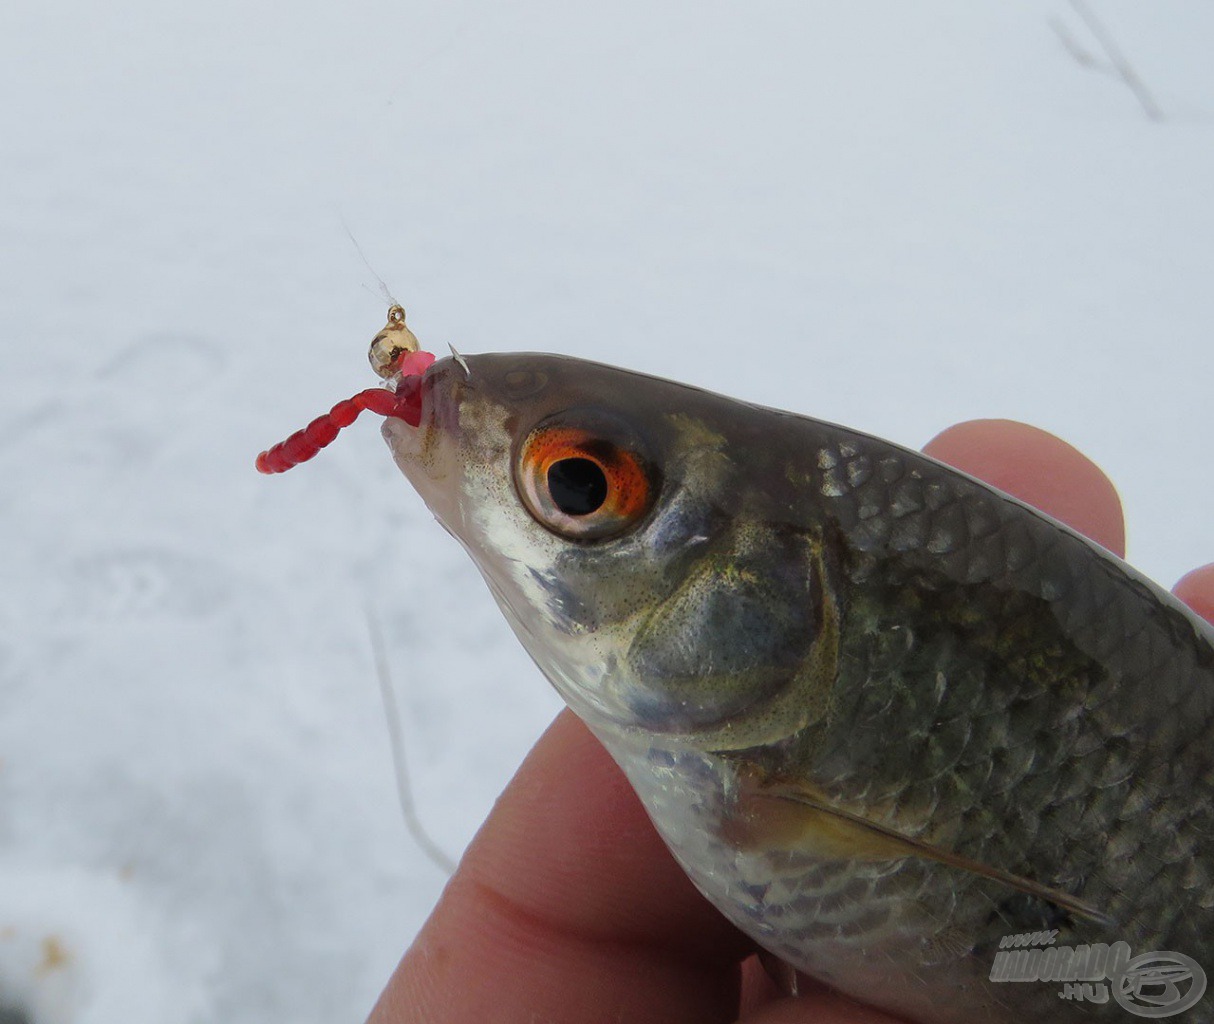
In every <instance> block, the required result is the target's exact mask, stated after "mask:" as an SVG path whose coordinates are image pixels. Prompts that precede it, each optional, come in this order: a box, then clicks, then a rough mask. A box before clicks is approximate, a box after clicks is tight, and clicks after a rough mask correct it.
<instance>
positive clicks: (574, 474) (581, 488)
mask: <svg viewBox="0 0 1214 1024" xmlns="http://www.w3.org/2000/svg"><path fill="white" fill-rule="evenodd" d="M548 493H549V494H550V495H552V501H553V502H554V504H555V505H556V507H557V508H559V509H560V510H561V511H562V512H564V513H565V515H567V516H588V515H590V513H591V512H596V511H598V509H600V508H601V507H602V505H603V502H605V501H606V500H607V476H606V474H604V473H603V470H602V469H601V468H600V467H599V465H598V463H595V462H591V461H590V460H589V459H561V460H560V461H559V462H554V463H553V464H552V465H551V466H549V467H548Z"/></svg>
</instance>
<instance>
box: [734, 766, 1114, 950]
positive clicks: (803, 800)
mask: <svg viewBox="0 0 1214 1024" xmlns="http://www.w3.org/2000/svg"><path fill="white" fill-rule="evenodd" d="M726 836H727V838H729V839H730V840H731V841H732V842H734V843H735V844H736V845H738V846H739V847H741V848H744V849H745V848H750V849H757V848H760V847H764V848H774V849H790V848H800V849H805V848H812V849H813V850H814V851H815V852H820V853H821V854H822V855H823V856H825V857H838V858H855V859H861V860H891V859H894V858H898V857H920V858H922V859H924V860H933V861H936V862H937V863H939V864H944V865H947V866H948V867H950V868H955V869H956V870H958V871H967V872H969V873H970V874H974V875H980V876H981V877H983V878H989V879H991V880H992V881H996V882H1000V883H1001V884H1003V885H1006V886H1008V887H1010V888H1012V889H1016V890H1018V891H1019V892H1023V893H1026V894H1027V895H1029V896H1034V897H1037V898H1038V899H1042V900H1045V901H1046V902H1048V903H1052V904H1054V905H1055V906H1057V907H1060V908H1061V909H1063V910H1065V911H1066V912H1067V913H1069V914H1071V915H1072V916H1074V917H1079V918H1084V919H1086V920H1089V921H1093V922H1095V923H1097V924H1100V925H1104V926H1110V925H1112V924H1113V923H1114V922H1113V920H1112V919H1111V918H1110V917H1109V916H1108V915H1107V914H1105V913H1103V912H1102V911H1100V910H1098V909H1097V908H1096V907H1093V906H1092V905H1091V904H1089V903H1085V902H1084V901H1083V900H1081V899H1079V898H1078V897H1076V896H1072V895H1071V894H1070V893H1067V892H1063V891H1062V890H1061V889H1055V888H1052V887H1051V886H1048V885H1042V884H1041V883H1039V882H1035V881H1033V880H1032V879H1031V878H1024V877H1023V876H1021V875H1015V874H1012V873H1011V872H1010V871H1004V870H1002V869H1001V868H997V867H993V866H991V865H990V864H983V863H982V862H980V861H976V860H972V859H970V858H969V857H963V856H961V855H960V854H957V853H954V852H952V851H951V850H947V849H945V848H943V847H940V846H936V845H933V844H932V843H928V842H925V841H923V840H921V839H916V838H914V837H913V836H908V835H905V834H904V833H902V832H899V831H898V830H897V829H895V828H892V827H890V826H889V825H884V824H882V823H880V822H876V821H873V820H871V819H869V818H865V817H863V816H862V815H859V814H855V813H853V812H851V811H848V810H845V809H844V808H842V807H838V806H836V805H834V804H832V803H831V802H830V801H829V800H828V799H826V798H825V797H824V796H822V795H820V794H818V793H816V792H814V791H813V790H812V789H810V788H808V787H800V786H796V787H793V786H786V785H783V784H781V785H776V786H769V787H764V786H753V785H745V784H744V785H743V788H742V791H741V793H740V794H739V796H738V798H737V801H736V804H735V814H734V815H733V816H732V817H731V819H730V820H729V821H728V822H727V825H726Z"/></svg>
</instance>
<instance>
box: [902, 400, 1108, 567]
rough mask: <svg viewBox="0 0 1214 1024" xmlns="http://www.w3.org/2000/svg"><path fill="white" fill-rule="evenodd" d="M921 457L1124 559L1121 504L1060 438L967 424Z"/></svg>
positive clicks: (1006, 423)
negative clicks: (1015, 500)
mask: <svg viewBox="0 0 1214 1024" xmlns="http://www.w3.org/2000/svg"><path fill="white" fill-rule="evenodd" d="M923 451H924V452H925V453H926V454H928V455H930V456H932V458H935V459H939V460H940V461H941V462H946V463H948V464H949V465H950V466H953V467H955V468H956V469H960V470H962V471H963V472H965V473H969V474H970V475H971V476H975V477H977V478H978V479H980V480H983V481H985V482H986V483H989V484H991V485H992V486H994V487H998V488H999V489H1000V490H1001V491H1005V492H1006V493H1008V494H1011V495H1013V496H1014V497H1016V498H1019V499H1020V500H1021V501H1023V502H1026V503H1027V504H1029V505H1032V506H1033V507H1034V508H1039V509H1041V511H1043V512H1045V513H1047V514H1048V515H1051V516H1053V517H1054V518H1055V519H1058V520H1060V521H1061V522H1063V523H1066V524H1067V525H1068V526H1070V527H1071V528H1072V529H1074V530H1077V531H1078V532H1079V533H1082V534H1083V535H1084V536H1086V537H1089V538H1091V539H1092V540H1094V541H1096V543H1098V544H1101V545H1103V546H1104V547H1106V548H1108V549H1109V550H1110V551H1112V552H1114V553H1115V554H1117V555H1121V556H1124V554H1125V519H1124V517H1123V515H1122V510H1121V499H1120V498H1119V497H1118V495H1117V489H1116V488H1115V487H1114V486H1113V483H1112V481H1110V480H1109V478H1108V477H1107V476H1105V474H1104V471H1103V470H1102V469H1101V468H1100V467H1099V466H1097V465H1096V463H1094V462H1093V461H1092V460H1091V459H1089V458H1088V457H1087V456H1086V455H1084V454H1083V453H1082V452H1080V451H1079V450H1078V449H1076V448H1074V447H1072V446H1071V445H1069V444H1067V442H1066V441H1063V440H1062V439H1061V438H1059V437H1055V436H1054V435H1053V434H1051V433H1049V432H1047V431H1045V430H1041V429H1040V428H1038V427H1033V426H1030V425H1029V424H1027V423H1018V422H1016V421H1015V420H969V421H968V422H966V423H958V424H957V425H956V426H953V427H949V428H948V429H947V430H944V431H942V432H941V433H940V434H938V435H936V437H934V438H932V440H931V441H929V442H928V443H927V444H926V445H925V446H924V448H923Z"/></svg>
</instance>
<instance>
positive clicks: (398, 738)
mask: <svg viewBox="0 0 1214 1024" xmlns="http://www.w3.org/2000/svg"><path fill="white" fill-rule="evenodd" d="M366 615H367V632H368V633H369V634H370V635H371V651H372V655H373V657H374V659H375V675H376V678H378V680H379V692H380V696H381V697H382V698H383V702H384V716H385V718H387V721H388V745H389V747H391V750H392V764H393V767H394V769H395V773H396V795H397V797H398V798H399V800H400V812H401V816H402V817H403V818H404V819H405V830H406V831H407V832H408V833H409V835H410V836H412V837H413V841H414V842H415V843H417V845H418V847H419V848H420V849H421V851H422V853H424V854H425V855H426V858H427V859H428V860H429V861H430V862H431V863H432V864H434V865H435V867H437V868H439V869H440V870H442V871H444V872H446V874H447V875H448V876H450V875H453V874H455V861H454V860H452V859H451V858H450V857H449V856H448V855H447V854H446V852H444V851H443V849H442V847H440V846H439V845H438V843H436V842H435V841H434V840H433V839H431V838H430V834H429V833H428V832H427V831H426V828H425V826H424V825H423V824H422V821H421V818H419V817H418V816H417V806H416V805H415V804H414V802H413V791H412V789H411V788H410V785H409V769H408V765H407V763H406V761H405V738H404V734H403V732H402V730H401V727H400V709H399V708H398V707H397V704H396V691H395V688H394V687H393V685H392V674H391V670H390V669H389V667H388V655H387V652H386V650H385V647H384V638H383V633H382V632H381V631H380V628H379V620H378V619H377V618H376V617H375V613H374V612H373V611H372V610H371V608H370V607H368V608H366Z"/></svg>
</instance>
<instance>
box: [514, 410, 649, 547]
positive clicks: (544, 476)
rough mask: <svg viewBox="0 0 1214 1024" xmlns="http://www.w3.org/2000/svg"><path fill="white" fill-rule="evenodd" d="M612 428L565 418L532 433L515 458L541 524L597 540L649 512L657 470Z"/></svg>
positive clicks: (526, 500) (520, 483) (527, 500)
mask: <svg viewBox="0 0 1214 1024" xmlns="http://www.w3.org/2000/svg"><path fill="white" fill-rule="evenodd" d="M613 426H614V425H607V424H601V423H590V424H587V425H586V426H582V425H577V426H574V425H570V424H569V423H568V422H567V420H564V418H561V419H560V420H555V421H553V420H549V421H545V422H544V423H541V424H540V425H539V426H538V427H536V428H535V429H534V430H532V431H531V433H530V434H529V435H528V437H527V439H526V440H525V441H524V442H523V444H522V446H521V448H520V449H519V451H518V455H517V458H516V460H515V467H514V477H515V487H516V489H517V490H518V492H519V496H520V497H521V498H522V499H523V504H524V505H525V506H526V508H527V511H528V512H530V513H531V516H532V518H534V519H535V520H536V521H537V522H539V523H540V525H542V526H544V527H546V528H547V529H549V530H551V531H552V532H553V533H556V534H559V535H560V536H562V537H568V538H570V539H571V540H597V539H601V538H605V537H614V536H617V535H618V534H621V533H623V532H625V531H626V530H627V529H629V528H630V527H632V526H635V525H636V524H637V523H639V522H640V521H641V519H642V518H643V517H644V515H645V513H646V512H648V511H649V508H650V507H651V505H652V503H653V502H652V498H653V492H654V479H653V473H652V470H651V468H650V466H649V463H648V461H647V460H646V459H645V458H644V457H643V456H642V455H641V454H640V452H639V450H638V447H637V446H636V445H635V444H634V443H633V442H632V440H631V439H630V438H629V437H628V435H627V432H626V431H622V430H619V431H617V430H615V429H612V427H613ZM604 428H605V429H604Z"/></svg>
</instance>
